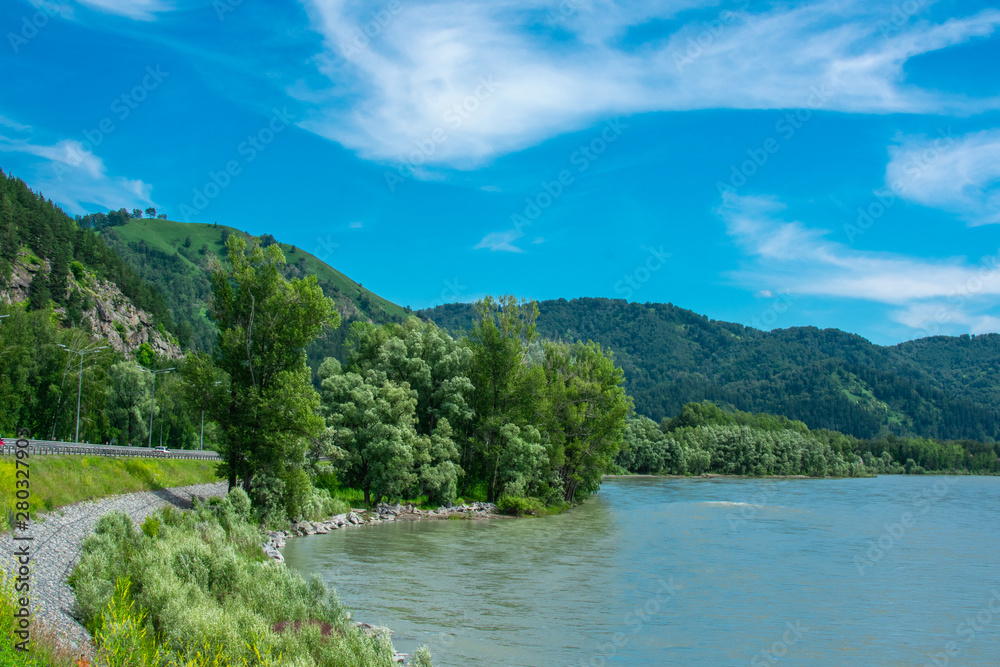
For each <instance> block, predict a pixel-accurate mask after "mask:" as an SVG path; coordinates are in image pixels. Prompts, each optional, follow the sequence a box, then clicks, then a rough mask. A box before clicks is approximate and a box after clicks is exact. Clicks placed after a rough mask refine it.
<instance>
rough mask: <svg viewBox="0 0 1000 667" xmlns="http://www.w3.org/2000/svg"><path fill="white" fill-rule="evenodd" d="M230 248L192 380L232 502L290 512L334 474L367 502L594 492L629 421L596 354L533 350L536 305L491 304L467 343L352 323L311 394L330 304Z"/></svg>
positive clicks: (571, 498) (249, 253)
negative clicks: (207, 348) (208, 347)
mask: <svg viewBox="0 0 1000 667" xmlns="http://www.w3.org/2000/svg"><path fill="white" fill-rule="evenodd" d="M227 247H228V251H229V261H228V263H227V264H225V265H222V264H219V265H218V266H217V267H216V268H215V270H214V271H213V278H212V282H213V298H212V307H211V314H212V317H213V320H214V321H215V322H216V324H217V325H218V327H219V331H220V333H219V341H218V345H217V346H216V347H215V349H214V352H213V354H212V355H211V356H209V355H205V354H200V355H193V356H192V361H191V362H189V364H188V366H187V368H188V371H187V375H188V377H189V378H191V379H192V381H191V383H190V384H191V385H192V386H199V387H200V391H201V392H203V394H204V395H205V396H207V397H209V398H210V400H208V404H209V405H210V406H211V407H210V408H209V409H210V412H211V417H212V419H213V420H214V421H216V422H218V424H219V426H220V439H221V442H220V444H221V453H222V456H223V459H224V463H223V465H222V469H223V471H224V473H225V474H226V475H227V476H228V478H229V481H230V485H231V486H235V485H237V484H238V485H241V486H243V487H244V488H245V489H246V490H247V491H248V492H249V493H250V495H251V497H253V498H254V499H255V500H256V501H257V502H258V503H266V502H275V499H276V498H281V499H282V500H281V502H284V503H285V504H286V506H287V505H288V504H289V498H290V497H294V496H303V497H304V496H308V494H309V491H308V489H306V487H307V486H308V484H309V482H310V481H311V480H310V479H309V477H310V475H312V476H315V475H316V474H318V473H319V471H320V470H321V462H325V461H327V460H329V461H331V462H332V466H333V468H334V469H335V470H336V471H337V473H338V475H339V478H340V481H341V482H342V483H343V484H345V485H349V486H351V487H353V488H358V489H361V490H363V492H364V495H365V500H366V501H367V502H378V501H380V500H384V499H389V498H400V497H404V496H419V495H426V496H427V497H428V498H429V499H431V500H432V501H433V502H441V503H447V502H450V501H453V500H455V499H456V497H457V496H459V495H463V496H465V495H470V494H471V495H472V496H479V497H483V498H485V499H487V500H497V499H499V498H500V497H501V496H504V495H508V496H515V497H525V496H533V497H540V498H544V499H545V500H546V501H548V502H570V503H573V502H577V501H579V500H581V499H582V498H584V497H585V496H586V495H588V494H589V493H591V492H593V491H595V490H596V489H597V488H598V486H599V484H600V479H601V476H602V475H603V474H604V473H605V472H606V470H607V467H608V465H609V464H610V462H611V459H612V458H613V457H614V455H615V454H616V453H617V451H618V448H619V446H620V443H621V439H622V435H623V433H624V428H625V417H626V415H627V414H628V413H629V412H630V410H631V402H630V400H629V398H628V397H627V395H626V394H625V392H624V390H623V389H622V387H621V384H622V381H623V378H622V373H621V370H620V369H619V368H616V367H615V365H614V364H613V362H612V360H611V359H610V357H609V356H608V355H607V354H606V353H605V352H604V351H603V350H602V349H601V348H600V347H599V346H597V345H594V344H592V343H586V344H585V343H576V344H573V345H569V344H563V343H557V342H551V341H539V340H538V337H537V333H536V332H535V327H534V320H535V317H536V315H537V309H536V307H535V305H534V304H533V303H529V302H524V301H521V302H519V301H517V300H516V299H514V298H513V297H502V298H500V299H498V300H495V299H492V298H486V299H484V300H483V301H481V302H480V303H479V304H478V319H477V324H476V327H475V328H474V329H473V331H472V332H471V333H470V335H469V336H468V337H467V338H464V339H461V340H456V339H454V338H453V337H451V336H450V335H448V334H446V333H445V332H443V331H441V330H439V329H438V328H437V327H436V326H434V325H433V324H430V323H426V322H421V321H419V320H418V319H416V318H411V319H410V320H408V321H406V322H404V323H402V324H395V323H390V324H386V325H374V324H369V323H354V324H353V325H352V326H351V330H350V333H349V336H348V341H347V347H348V350H347V354H346V363H344V364H342V363H340V362H339V361H338V360H337V359H335V358H333V357H330V358H328V359H326V360H325V361H324V362H323V363H322V365H321V367H320V370H319V381H320V389H319V391H318V392H317V391H316V390H315V389H314V387H313V385H312V383H311V381H310V374H309V369H308V367H307V366H306V353H305V348H306V346H307V345H308V344H309V342H310V341H312V340H313V339H315V338H316V337H317V336H319V335H320V334H321V332H322V331H323V330H324V329H328V328H332V327H336V326H337V325H338V324H339V319H340V318H339V315H338V314H337V311H336V310H335V309H334V307H333V302H332V300H330V299H329V298H327V297H325V296H323V293H322V290H321V289H320V287H319V286H318V284H317V282H316V279H315V277H312V276H307V277H304V278H292V279H291V280H288V279H287V278H285V277H284V275H283V273H282V267H283V265H284V256H283V254H282V252H281V250H280V247H279V246H277V245H273V244H272V245H268V246H267V247H266V248H265V247H261V246H260V245H259V244H257V243H256V242H255V241H253V242H251V244H249V245H248V244H247V243H246V241H245V240H244V239H243V238H242V237H241V236H237V235H233V236H230V237H229V239H227ZM195 368H200V369H202V370H201V372H200V373H196V372H195V371H194V370H193V369H195ZM196 376H197V377H201V378H203V379H201V380H194V379H193V378H195V377H196ZM216 377H221V378H223V380H222V382H221V384H218V385H216V384H215V383H216V382H219V380H216V379H215V378H216ZM291 504H293V505H294V502H292V503H291Z"/></svg>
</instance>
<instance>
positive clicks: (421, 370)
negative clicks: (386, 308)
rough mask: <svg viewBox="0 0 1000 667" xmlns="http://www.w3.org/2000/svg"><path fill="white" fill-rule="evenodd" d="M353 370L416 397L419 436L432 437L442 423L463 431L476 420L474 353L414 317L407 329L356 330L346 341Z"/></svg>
mask: <svg viewBox="0 0 1000 667" xmlns="http://www.w3.org/2000/svg"><path fill="white" fill-rule="evenodd" d="M347 350H348V363H349V366H350V368H351V370H354V371H356V372H359V373H362V374H363V373H365V372H367V371H369V370H373V369H374V370H379V371H382V372H384V373H385V374H386V377H387V378H388V379H389V380H390V381H392V382H396V383H402V382H405V383H406V384H408V385H409V387H410V389H411V390H412V391H414V392H416V398H417V408H416V411H417V420H418V426H417V431H418V432H419V433H421V434H423V435H430V434H431V433H433V432H434V430H435V429H436V428H437V425H438V423H439V421H440V420H442V419H447V420H448V421H449V423H450V427H451V429H455V428H464V427H465V426H466V425H468V424H469V423H470V422H471V420H472V417H473V411H472V406H471V404H470V403H471V400H472V394H473V392H474V390H475V388H474V387H473V386H472V381H471V380H470V379H469V377H468V374H469V363H470V361H471V358H472V350H471V349H469V348H468V347H467V346H464V345H462V344H461V343H459V342H458V341H456V340H455V339H454V338H452V337H451V336H449V335H448V334H447V333H446V332H444V331H442V330H441V329H439V328H438V327H436V326H435V325H434V324H433V323H431V322H421V321H420V320H418V319H417V318H415V317H411V318H409V319H407V320H406V322H404V323H403V324H388V325H385V326H376V325H374V324H368V323H365V322H355V323H353V324H352V325H351V333H350V336H349V338H348V340H347Z"/></svg>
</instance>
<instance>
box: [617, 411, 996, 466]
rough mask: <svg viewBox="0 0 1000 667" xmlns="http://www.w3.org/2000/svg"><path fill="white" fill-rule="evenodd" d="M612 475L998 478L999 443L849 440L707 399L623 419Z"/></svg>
mask: <svg viewBox="0 0 1000 667" xmlns="http://www.w3.org/2000/svg"><path fill="white" fill-rule="evenodd" d="M614 471H615V472H630V473H640V474H668V475H700V474H702V473H715V474H725V475H756V476H762V475H809V476H811V477H825V476H831V477H861V476H866V475H873V474H903V473H906V474H920V473H924V472H946V473H974V474H997V473H1000V443H995V444H986V443H982V442H977V441H974V440H957V441H956V440H931V439H928V438H900V437H896V436H893V435H890V436H888V437H886V438H884V439H863V438H855V437H853V436H850V435H845V434H843V433H839V432H836V431H830V430H827V429H816V430H810V429H809V428H808V427H807V426H806V425H805V424H804V423H802V422H800V421H793V420H790V419H788V418H786V417H779V416H775V415H769V414H753V413H749V412H741V411H735V412H727V411H724V410H722V409H721V408H719V407H718V406H716V405H714V404H713V403H710V402H708V401H705V402H701V403H689V404H687V405H685V406H684V407H683V408H682V409H681V412H680V414H679V415H678V416H676V417H673V418H668V419H664V420H663V421H661V422H660V424H657V423H656V422H654V421H653V420H651V419H649V418H647V417H641V416H640V417H635V418H630V419H629V420H628V424H627V426H626V430H625V438H624V444H623V446H622V449H621V450H620V451H619V453H618V455H617V456H616V457H615V462H614Z"/></svg>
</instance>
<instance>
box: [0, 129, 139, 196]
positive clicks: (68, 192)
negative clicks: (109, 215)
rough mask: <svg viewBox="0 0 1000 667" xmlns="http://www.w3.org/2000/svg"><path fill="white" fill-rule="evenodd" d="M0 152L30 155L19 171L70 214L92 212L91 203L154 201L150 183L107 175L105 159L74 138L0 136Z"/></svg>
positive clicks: (35, 187) (34, 187)
mask: <svg viewBox="0 0 1000 667" xmlns="http://www.w3.org/2000/svg"><path fill="white" fill-rule="evenodd" d="M0 152H5V153H20V154H23V155H28V156H30V158H28V162H27V163H26V164H24V165H21V169H22V173H24V172H28V173H30V174H32V176H31V177H30V180H29V182H30V183H31V186H32V188H33V189H36V190H40V191H41V192H43V193H44V194H45V196H46V197H48V198H50V199H53V200H55V201H57V202H59V203H60V205H62V206H63V208H65V209H66V210H67V211H68V212H69V213H71V214H77V213H80V214H83V213H88V212H92V210H93V209H92V207H93V206H94V205H96V206H99V207H101V208H106V209H117V208H121V207H122V206H125V207H131V205H136V204H150V205H152V204H154V202H153V200H152V198H151V193H152V187H151V186H150V185H149V184H147V183H144V182H143V181H141V180H138V179H129V178H124V177H121V176H111V175H109V174H108V172H107V168H106V167H105V165H104V161H103V160H101V158H99V157H97V156H96V155H94V154H93V153H91V152H89V151H87V150H86V148H85V147H84V146H83V144H81V143H80V142H79V141H76V140H75V139H63V140H62V141H58V142H56V143H54V144H39V143H34V142H32V141H31V140H30V139H26V138H16V139H12V138H9V137H6V136H3V135H0ZM31 158H35V159H31ZM88 204H89V205H91V206H89V207H88V206H87V205H88Z"/></svg>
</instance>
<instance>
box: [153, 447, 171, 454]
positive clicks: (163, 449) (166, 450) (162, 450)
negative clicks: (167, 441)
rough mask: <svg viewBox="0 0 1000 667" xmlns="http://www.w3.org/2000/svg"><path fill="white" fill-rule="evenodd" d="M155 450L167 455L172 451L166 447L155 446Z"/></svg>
mask: <svg viewBox="0 0 1000 667" xmlns="http://www.w3.org/2000/svg"><path fill="white" fill-rule="evenodd" d="M153 451H154V452H157V453H159V454H162V455H163V456H166V455H167V454H169V453H170V450H169V449H167V448H166V447H154V448H153Z"/></svg>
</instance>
